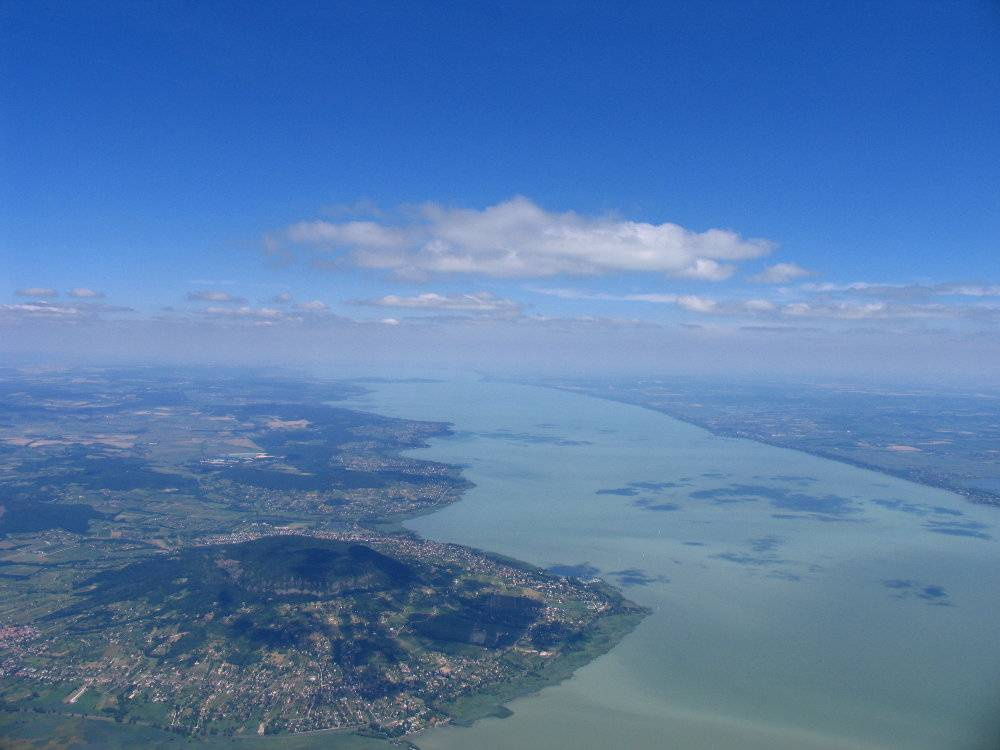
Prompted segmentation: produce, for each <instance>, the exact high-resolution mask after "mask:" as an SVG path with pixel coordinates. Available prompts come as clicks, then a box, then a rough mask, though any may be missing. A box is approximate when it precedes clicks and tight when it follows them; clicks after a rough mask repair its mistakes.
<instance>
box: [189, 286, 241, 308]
mask: <svg viewBox="0 0 1000 750" xmlns="http://www.w3.org/2000/svg"><path fill="white" fill-rule="evenodd" d="M187 299H188V300H189V301H190V302H232V303H234V304H239V303H242V302H246V300H245V299H243V298H242V297H234V296H233V295H232V294H230V293H229V292H220V291H214V290H211V289H204V290H202V291H198V292H188V293H187Z"/></svg>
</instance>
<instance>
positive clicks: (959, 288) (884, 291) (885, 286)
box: [801, 281, 1000, 299]
mask: <svg viewBox="0 0 1000 750" xmlns="http://www.w3.org/2000/svg"><path fill="white" fill-rule="evenodd" d="M801 288H802V289H803V290H805V291H807V292H816V293H830V292H847V293H855V294H868V295H882V296H886V297H894V298H899V299H905V298H918V297H924V298H926V297H931V296H939V297H1000V284H982V283H958V282H940V283H936V284H913V283H903V284H891V283H885V282H871V281H854V282H851V283H850V284H834V283H823V284H803V285H802V287H801Z"/></svg>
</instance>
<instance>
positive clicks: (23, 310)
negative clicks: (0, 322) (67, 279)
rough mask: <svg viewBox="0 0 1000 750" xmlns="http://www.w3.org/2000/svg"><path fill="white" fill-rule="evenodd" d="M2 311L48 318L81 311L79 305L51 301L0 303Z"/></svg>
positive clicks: (72, 314)
mask: <svg viewBox="0 0 1000 750" xmlns="http://www.w3.org/2000/svg"><path fill="white" fill-rule="evenodd" d="M0 311H3V312H4V313H5V314H6V315H8V316H12V315H16V316H28V315H30V316H37V317H47V318H62V317H68V316H77V315H80V314H81V311H80V309H79V308H77V307H71V306H68V305H54V304H51V303H49V302H35V303H25V304H20V305H0Z"/></svg>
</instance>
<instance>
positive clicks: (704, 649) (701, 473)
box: [351, 381, 1000, 750]
mask: <svg viewBox="0 0 1000 750" xmlns="http://www.w3.org/2000/svg"><path fill="white" fill-rule="evenodd" d="M373 388H374V389H375V390H374V392H373V393H372V394H370V395H368V396H366V397H364V398H362V399H359V400H357V401H354V402H351V403H352V405H355V406H357V407H358V408H366V409H370V410H372V411H377V412H380V413H384V414H388V415H392V416H400V417H409V418H417V419H430V420H442V421H449V422H452V423H453V424H454V427H455V430H456V431H457V434H456V435H455V436H453V437H449V438H442V439H435V440H434V441H433V444H432V446H431V447H430V448H427V449H422V450H419V451H414V452H413V455H415V456H418V457H423V458H429V459H436V460H439V461H446V462H449V463H457V464H462V465H464V466H466V467H467V468H466V476H467V477H468V478H469V479H470V480H472V481H473V482H475V484H476V487H475V488H474V489H472V490H470V491H469V492H468V493H467V494H466V495H465V497H464V498H463V500H461V501H460V502H458V503H456V504H454V505H452V506H449V507H448V508H446V509H444V510H442V511H439V512H436V513H433V514H431V515H428V516H424V517H421V518H418V519H415V520H413V521H411V522H409V523H408V525H409V526H410V527H412V528H413V529H414V530H416V531H417V532H419V533H420V534H422V535H424V536H426V537H428V538H431V539H436V540H441V541H450V542H457V543H461V544H467V545H472V546H476V547H480V548H483V549H488V550H492V551H496V552H500V553H502V554H506V555H510V556H512V557H516V558H520V559H523V560H527V561H529V562H532V563H535V564H537V565H540V566H543V567H552V566H557V569H558V570H562V571H566V572H575V573H578V574H585V575H595V576H601V577H603V578H605V579H606V580H608V581H609V582H611V583H613V584H615V585H617V586H621V587H622V588H623V589H624V591H625V593H626V594H627V595H628V596H629V597H630V598H632V599H633V600H635V601H636V602H639V603H640V604H643V605H646V606H648V607H650V608H651V609H652V610H653V614H652V615H650V616H649V617H647V618H646V619H645V620H644V621H643V623H642V624H641V625H640V626H639V628H638V629H637V630H636V631H635V632H633V633H632V634H631V635H629V636H628V637H627V638H626V639H625V640H624V641H623V642H622V643H621V644H620V645H619V646H617V647H616V648H615V649H614V650H612V651H611V652H610V653H609V654H607V655H605V656H604V657H601V658H599V659H597V660H596V661H594V662H592V663H591V664H589V665H588V666H586V667H585V668H583V669H581V670H580V671H579V672H577V673H576V675H575V676H574V677H573V678H572V679H571V680H568V681H567V682H565V683H563V684H561V685H559V686H556V687H552V688H548V689H546V690H544V691H542V692H541V693H539V694H536V695H533V696H529V697H527V698H524V699H521V700H518V701H514V702H513V703H511V704H510V708H512V709H513V711H514V715H513V716H512V717H510V718H507V719H503V720H496V719H489V720H485V721H481V722H478V723H476V724H475V725H474V726H473V727H471V728H467V729H463V728H456V727H450V728H446V729H441V730H435V731H432V732H428V733H425V734H423V735H420V736H419V737H418V738H415V739H416V741H417V743H418V744H419V745H420V746H421V747H422V748H425V750H451V749H453V748H454V749H455V750H457V749H458V748H469V747H475V748H482V749H484V750H491V749H493V748H518V749H521V748H528V747H550V748H562V747H567V748H570V747H572V748H586V749H590V748H594V749H595V750H597V749H601V750H604V749H605V748H609V747H616V746H617V747H628V748H676V749H677V750H694V749H699V750H700V749H702V748H704V749H708V748H712V749H713V750H719V749H721V748H739V749H740V750H746V749H749V750H753V749H755V748H760V749H761V750H764V749H765V748H766V749H767V750H782V749H783V748H788V749H789V750H790V749H792V748H795V749H796V750H799V749H803V750H810V749H812V748H816V749H817V750H819V749H823V750H847V749H849V748H915V749H917V750H921V749H923V748H927V749H928V750H930V749H933V750H946V749H947V748H984V750H985V748H996V747H1000V742H997V739H998V737H1000V735H998V734H997V733H996V732H995V730H996V728H997V727H998V724H1000V722H998V720H997V718H996V716H997V715H998V711H997V709H1000V688H998V683H1000V680H998V679H997V678H998V676H1000V642H998V639H997V637H996V624H997V623H998V622H1000V596H998V595H997V592H998V591H1000V587H998V584H1000V566H998V564H997V563H998V562H1000V546H998V543H997V538H998V537H1000V525H998V521H1000V513H998V512H997V511H996V510H994V509H990V508H984V507H979V506H975V505H972V504H970V503H968V502H967V501H965V500H964V499H963V498H961V497H958V496H956V495H953V494H951V493H948V492H944V491H942V490H937V489H933V488H928V487H924V486H921V485H915V484H912V483H909V482H905V481H903V480H900V479H895V478H893V477H888V476H884V475H881V474H877V473H874V472H870V471H865V470H862V469H857V468H854V467H851V466H847V465H843V464H839V463H836V462H832V461H828V460H825V459H821V458H817V457H814V456H809V455H807V454H803V453H797V452H795V451H789V450H784V449H780V448H775V447H772V446H767V445H762V444H759V443H753V442H750V441H744V440H733V439H728V438H720V437H716V436H713V435H711V434H710V433H708V432H706V431H704V430H702V429H700V428H697V427H694V426H691V425H688V424H685V423H682V422H679V421H677V420H674V419H671V418H670V417H667V416H666V415H663V414H659V413H656V412H653V411H649V410H645V409H642V408H639V407H634V406H629V405H625V404H619V403H614V402H610V401H604V400H600V399H595V398H591V397H587V396H580V395H575V394H570V393H564V392H559V391H553V390H548V389H542V388H535V387H530V386H520V385H511V384H494V383H481V382H474V381H456V382H448V383H419V384H414V383H406V384H378V385H375V386H373Z"/></svg>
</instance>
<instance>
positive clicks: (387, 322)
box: [379, 318, 399, 326]
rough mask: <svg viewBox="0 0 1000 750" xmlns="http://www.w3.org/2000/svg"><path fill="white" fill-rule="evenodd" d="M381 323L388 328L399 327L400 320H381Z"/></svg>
mask: <svg viewBox="0 0 1000 750" xmlns="http://www.w3.org/2000/svg"><path fill="white" fill-rule="evenodd" d="M379 323H383V324H385V325H387V326H398V325H399V318H382V320H380V321H379Z"/></svg>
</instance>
